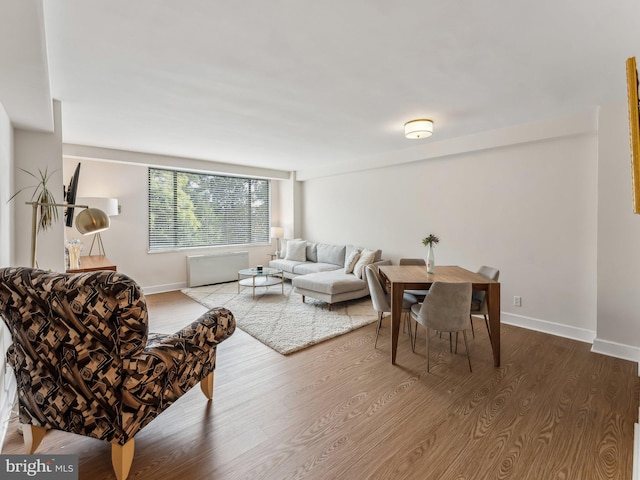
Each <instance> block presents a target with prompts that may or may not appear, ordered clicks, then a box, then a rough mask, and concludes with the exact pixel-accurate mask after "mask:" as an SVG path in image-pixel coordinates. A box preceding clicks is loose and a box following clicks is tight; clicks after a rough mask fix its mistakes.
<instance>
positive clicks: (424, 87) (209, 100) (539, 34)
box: [0, 0, 640, 171]
mask: <svg viewBox="0 0 640 480" xmlns="http://www.w3.org/2000/svg"><path fill="white" fill-rule="evenodd" d="M0 13H2V14H0V27H1V28H0V31H1V32H2V33H0V72H2V75H0V102H2V104H3V105H4V106H5V109H6V110H7V113H8V114H9V116H10V118H11V119H12V121H13V122H14V125H16V126H19V127H22V128H36V129H46V128H51V106H50V103H51V102H50V100H49V99H50V98H51V97H52V98H55V99H58V100H60V101H61V102H62V126H63V128H62V131H63V141H64V142H65V143H69V144H79V145H90V146H97V147H106V148H113V149H122V150H129V151H138V152H147V153H155V154H163V155H171V156H178V157H187V158H195V159H204V160H211V161H217V162H227V163H232V164H242V165H249V166H256V167H263V168H272V169H279V170H287V171H292V170H309V169H313V168H318V167H321V166H328V165H340V164H343V165H345V164H348V163H349V162H362V161H366V159H367V158H369V157H371V158H374V157H375V158H378V159H379V158H380V157H381V156H383V157H388V158H390V159H391V158H393V156H394V155H398V154H400V153H401V152H406V151H407V149H420V148H424V146H425V145H428V144H429V143H434V142H439V141H442V140H447V139H452V138H456V137H461V136H466V135H471V134H474V133H478V132H483V131H487V130H493V129H500V128H504V127H509V126H513V125H520V124H525V123H529V122H535V121H540V120H545V119H548V118H555V117H558V116H563V115H570V114H573V113H576V112H582V111H585V110H588V109H593V108H595V107H597V106H598V105H600V104H603V103H607V102H610V101H618V100H622V99H626V80H625V72H624V64H625V60H626V58H627V57H630V56H634V55H637V54H640V2H638V1H637V0H616V1H615V2H603V1H601V0H598V1H593V0H588V1H585V0H541V1H538V2H530V1H524V0H511V1H504V0H484V1H482V2H473V1H471V0H467V1H460V0H457V1H455V0H453V1H451V0H450V1H443V0H440V1H435V0H403V1H402V2H391V1H389V0H348V1H345V0H324V1H322V2H311V1H303V0H272V1H269V2H265V1H263V0H244V1H242V2H219V1H214V2H212V1H207V0H181V1H158V0H136V1H135V2H131V1H130V0H126V1H125V0H110V1H98V0H91V1H87V0H56V1H45V2H44V3H43V2H42V0H0ZM7 40H9V41H10V43H9V44H7V42H6V41H7ZM45 45H46V48H45ZM414 118H431V119H433V120H434V122H435V131H434V135H433V136H432V137H430V138H428V139H424V140H407V139H405V138H404V136H403V124H404V123H405V122H406V121H408V120H410V119H414ZM47 125H48V127H47Z"/></svg>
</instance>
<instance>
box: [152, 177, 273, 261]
mask: <svg viewBox="0 0 640 480" xmlns="http://www.w3.org/2000/svg"><path fill="white" fill-rule="evenodd" d="M153 171H162V172H169V173H170V174H172V176H173V182H172V188H173V193H174V195H173V198H172V199H170V203H172V206H173V209H174V211H173V212H172V214H173V217H174V223H176V224H177V217H178V215H179V206H178V205H177V204H178V202H179V200H178V198H177V195H176V191H177V189H178V176H179V175H180V174H185V175H187V176H189V175H195V176H206V177H219V178H221V179H237V180H239V181H241V182H249V189H248V194H249V195H251V194H252V193H251V192H252V188H251V185H252V184H253V183H254V182H266V189H267V195H266V198H264V197H263V198H264V199H265V200H266V202H267V206H266V208H267V212H266V223H265V224H264V235H265V236H264V238H263V239H260V240H257V241H249V242H246V241H244V242H238V243H210V244H202V245H180V244H179V243H180V242H179V239H180V238H181V236H180V233H179V226H177V228H176V225H174V229H173V235H174V241H173V243H172V244H171V245H168V244H167V245H165V246H158V245H155V246H154V245H152V240H153V234H152V214H153V208H154V203H153V201H152V191H151V189H152V185H151V181H152V172H153ZM272 192H273V185H272V181H271V179H269V178H263V177H250V176H243V175H230V174H222V173H218V172H209V171H194V170H183V169H179V168H171V167H148V168H147V253H150V254H155V253H166V252H178V251H183V250H194V249H200V250H201V249H215V248H229V247H256V246H267V245H270V244H271V238H270V230H271V210H272ZM189 199H190V200H191V197H189ZM245 200H251V198H248V199H245ZM250 204H251V202H250V201H249V203H248V205H250ZM250 208H251V207H249V209H250ZM249 218H252V217H251V214H249ZM228 220H229V219H228V218H227V221H228ZM259 220H260V219H259ZM248 228H252V227H251V220H250V221H249V222H248ZM248 233H249V235H250V236H251V235H252V232H248Z"/></svg>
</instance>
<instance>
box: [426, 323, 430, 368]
mask: <svg viewBox="0 0 640 480" xmlns="http://www.w3.org/2000/svg"><path fill="white" fill-rule="evenodd" d="M425 331H426V332H427V335H426V337H427V373H429V327H425Z"/></svg>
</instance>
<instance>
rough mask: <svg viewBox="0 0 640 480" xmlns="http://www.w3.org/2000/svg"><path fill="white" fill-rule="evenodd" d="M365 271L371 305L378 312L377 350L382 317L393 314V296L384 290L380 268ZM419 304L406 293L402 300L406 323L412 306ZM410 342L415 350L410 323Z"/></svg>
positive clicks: (368, 268)
mask: <svg viewBox="0 0 640 480" xmlns="http://www.w3.org/2000/svg"><path fill="white" fill-rule="evenodd" d="M365 271H366V275H367V283H368V284H369V293H370V294H371V303H372V304H373V309H374V310H375V311H376V312H378V328H376V341H375V343H374V345H373V346H374V348H377V347H378V334H379V333H380V326H381V325H382V316H383V315H384V314H385V313H391V294H390V293H389V292H387V291H386V290H385V288H384V285H383V283H382V279H381V278H380V274H379V273H378V267H376V266H374V265H367V267H366V270H365ZM417 303H418V299H417V298H416V297H415V296H413V295H411V294H409V293H406V292H405V294H404V298H403V299H402V312H403V313H404V314H405V321H406V322H407V323H409V322H410V317H409V312H410V310H411V306H412V305H415V304H417ZM409 342H410V343H411V348H412V349H413V345H414V342H413V337H412V330H411V324H410V323H409Z"/></svg>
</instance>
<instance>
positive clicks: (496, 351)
mask: <svg viewBox="0 0 640 480" xmlns="http://www.w3.org/2000/svg"><path fill="white" fill-rule="evenodd" d="M487 297H488V298H487V307H488V309H489V329H490V330H491V349H492V350H493V365H494V366H496V367H499V366H500V284H499V283H497V282H496V283H490V284H489V285H488V286H487Z"/></svg>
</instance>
